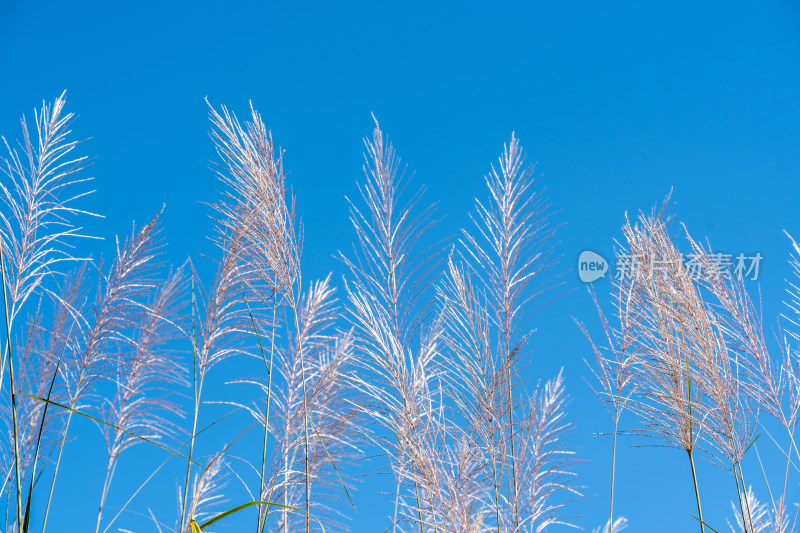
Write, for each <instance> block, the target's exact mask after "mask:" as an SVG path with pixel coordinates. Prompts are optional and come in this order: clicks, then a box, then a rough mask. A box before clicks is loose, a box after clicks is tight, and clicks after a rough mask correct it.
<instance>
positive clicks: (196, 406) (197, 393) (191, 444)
mask: <svg viewBox="0 0 800 533" xmlns="http://www.w3.org/2000/svg"><path fill="white" fill-rule="evenodd" d="M196 309H197V301H196V299H195V290H194V275H193V276H192V392H193V394H194V414H193V419H192V434H191V436H190V438H189V460H188V461H187V462H186V481H185V484H184V488H183V503H182V504H181V521H180V523H179V524H178V533H181V531H182V530H183V523H184V521H185V520H186V501H187V497H188V495H189V477H190V476H191V473H192V457H193V455H194V439H195V433H196V432H197V413H198V411H199V410H200V391H201V389H202V386H203V385H202V380H201V382H200V385H199V386H198V383H197V338H196V334H197V333H196V324H197V317H196V315H195V313H196Z"/></svg>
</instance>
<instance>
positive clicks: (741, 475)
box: [734, 461, 757, 533]
mask: <svg viewBox="0 0 800 533" xmlns="http://www.w3.org/2000/svg"><path fill="white" fill-rule="evenodd" d="M736 466H738V467H739V479H741V480H742V490H744V491H745V499H744V503H745V507H746V508H747V518H748V519H749V521H750V531H752V533H757V531H756V528H755V527H753V512H752V510H751V509H750V501H749V498H747V485H746V484H745V481H744V472H742V462H741V461H738V462H737V463H736V464H735V465H734V469H735V468H736Z"/></svg>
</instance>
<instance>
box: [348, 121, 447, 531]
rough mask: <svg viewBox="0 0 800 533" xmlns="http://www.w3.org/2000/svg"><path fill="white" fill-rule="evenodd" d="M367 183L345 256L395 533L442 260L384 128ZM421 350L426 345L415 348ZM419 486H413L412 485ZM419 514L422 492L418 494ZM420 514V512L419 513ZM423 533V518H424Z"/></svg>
mask: <svg viewBox="0 0 800 533" xmlns="http://www.w3.org/2000/svg"><path fill="white" fill-rule="evenodd" d="M364 144H365V146H366V153H365V155H364V158H365V164H364V175H365V177H366V180H365V182H364V183H363V184H361V185H359V191H360V193H361V196H362V200H363V202H364V203H365V204H366V209H365V210H363V211H362V210H361V209H359V208H358V207H357V206H356V205H355V204H354V203H353V202H350V220H351V222H352V224H353V227H354V228H355V231H356V238H357V241H358V242H357V245H356V246H354V251H353V255H352V257H348V256H346V255H345V254H341V253H340V257H341V258H342V260H343V261H344V263H345V265H346V266H347V267H348V269H349V270H350V276H349V277H348V278H347V281H346V289H347V295H348V300H349V305H348V311H349V315H350V316H349V319H350V322H351V324H352V325H353V327H354V342H355V351H356V355H357V361H356V364H357V365H358V371H357V372H356V373H355V374H354V375H355V381H354V383H353V386H354V387H355V388H356V390H358V391H359V393H360V394H362V395H363V396H364V398H365V399H366V400H367V402H366V404H365V405H364V414H365V415H366V416H368V417H369V418H372V419H373V420H374V421H375V422H376V423H377V425H378V426H379V427H381V428H382V429H383V430H385V431H386V432H387V434H386V435H380V436H378V437H377V438H375V437H370V438H372V439H374V440H375V442H376V443H377V445H378V446H380V447H381V449H383V450H384V451H385V452H386V453H387V455H389V456H390V457H391V462H392V469H393V472H394V474H395V477H396V493H395V513H394V519H393V520H394V524H393V526H392V529H393V531H396V528H397V526H398V517H399V513H400V507H401V501H402V499H403V498H402V495H401V490H402V487H403V485H404V483H405V480H404V477H405V472H407V471H408V470H409V468H411V469H412V470H413V468H414V466H413V465H409V464H408V461H409V460H410V455H411V454H413V453H414V452H413V450H412V449H411V447H413V446H415V445H416V442H417V438H418V436H419V433H420V432H421V431H424V427H425V424H426V422H425V420H424V419H425V418H426V417H427V415H428V414H429V413H430V412H431V410H432V398H431V394H432V387H431V384H432V383H434V381H435V379H436V376H437V371H436V370H435V369H433V368H432V365H433V362H434V358H435V356H436V351H437V348H436V346H437V340H436V339H437V337H438V331H437V327H436V326H435V325H434V326H431V327H424V326H423V322H424V320H425V317H426V316H427V309H428V307H429V302H428V301H427V298H429V296H428V294H427V293H428V288H429V287H430V284H431V280H432V277H433V270H434V268H435V266H436V265H437V263H438V261H439V258H438V255H437V254H435V253H433V252H432V250H431V249H425V248H422V247H421V246H420V244H421V239H422V238H423V236H424V235H425V233H426V231H427V230H428V229H429V228H430V227H431V225H432V224H434V223H435V221H434V219H433V218H432V215H433V206H428V207H425V208H421V209H417V206H418V204H419V202H420V201H421V199H422V194H423V192H424V190H422V189H421V190H419V191H418V192H417V193H414V194H412V195H410V197H409V198H408V199H407V200H405V201H404V199H403V198H402V197H403V194H402V193H403V192H404V190H405V187H406V179H405V174H404V173H403V172H401V171H400V160H399V158H398V157H397V156H396V154H395V151H394V148H393V147H392V145H391V144H390V143H389V142H388V141H387V140H386V139H385V138H384V134H383V132H382V131H381V129H380V127H379V125H378V123H377V121H376V122H375V129H374V130H373V134H372V139H365V140H364ZM416 343H419V344H420V347H419V348H415V347H414V345H415V344H416ZM412 485H413V482H412ZM412 491H413V493H414V495H413V497H414V499H415V501H417V504H416V506H415V507H417V508H418V507H419V490H418V488H417V487H413V488H412ZM418 511H419V510H418ZM417 521H418V522H419V528H420V529H421V530H422V528H423V524H422V513H421V511H419V512H418V514H417Z"/></svg>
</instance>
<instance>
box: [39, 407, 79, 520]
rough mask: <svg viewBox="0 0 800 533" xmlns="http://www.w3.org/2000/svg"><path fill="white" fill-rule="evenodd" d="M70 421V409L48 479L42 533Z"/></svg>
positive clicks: (51, 500) (48, 514)
mask: <svg viewBox="0 0 800 533" xmlns="http://www.w3.org/2000/svg"><path fill="white" fill-rule="evenodd" d="M71 421H72V411H70V412H69V413H68V414H67V421H66V423H65V424H64V431H62V432H61V439H60V440H61V442H60V443H59V445H58V455H57V456H56V462H55V466H54V468H53V479H52V480H50V493H49V494H48V495H47V506H46V507H45V508H44V519H43V521H42V533H44V532H45V530H46V529H47V518H48V517H49V516H50V505H51V504H52V503H53V492H54V491H55V487H56V477H58V467H59V466H60V465H61V456H62V455H63V453H64V444H65V443H66V442H67V432H68V431H69V425H70V422H71Z"/></svg>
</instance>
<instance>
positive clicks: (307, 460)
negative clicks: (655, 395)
mask: <svg viewBox="0 0 800 533" xmlns="http://www.w3.org/2000/svg"><path fill="white" fill-rule="evenodd" d="M291 307H292V314H293V315H294V327H295V331H296V332H297V353H298V355H299V357H300V380H301V381H302V382H303V432H304V434H303V441H304V442H303V446H304V453H305V458H304V466H303V471H304V474H305V487H306V516H305V522H306V529H305V531H306V533H310V531H311V469H310V467H311V462H310V454H309V438H308V420H309V417H308V391H306V361H305V357H304V356H303V338H302V333H301V331H300V316H299V312H298V310H297V303H296V302H295V301H294V299H292V301H291Z"/></svg>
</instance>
